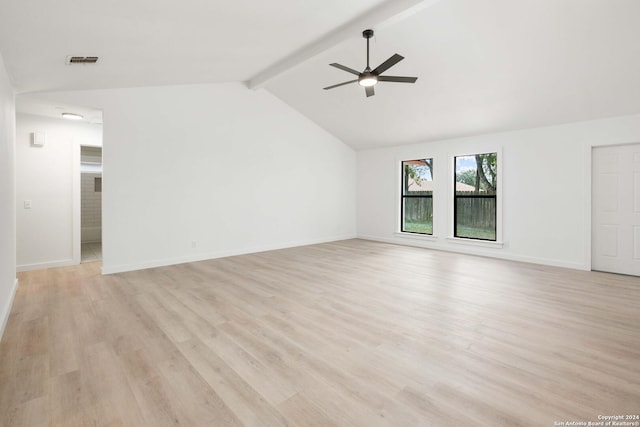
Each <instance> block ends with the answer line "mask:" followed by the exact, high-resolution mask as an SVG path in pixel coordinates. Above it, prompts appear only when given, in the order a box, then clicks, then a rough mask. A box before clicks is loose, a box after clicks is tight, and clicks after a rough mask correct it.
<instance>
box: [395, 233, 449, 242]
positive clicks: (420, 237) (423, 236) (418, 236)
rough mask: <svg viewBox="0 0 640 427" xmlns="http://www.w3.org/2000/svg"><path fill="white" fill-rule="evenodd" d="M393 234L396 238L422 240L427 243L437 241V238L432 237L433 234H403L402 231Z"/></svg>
mask: <svg viewBox="0 0 640 427" xmlns="http://www.w3.org/2000/svg"><path fill="white" fill-rule="evenodd" d="M393 234H394V235H395V236H396V237H402V238H403V239H414V240H423V241H428V242H435V241H436V240H438V236H434V235H433V234H417V233H405V232H402V231H396V232H395V233H393Z"/></svg>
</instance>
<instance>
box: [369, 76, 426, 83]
mask: <svg viewBox="0 0 640 427" xmlns="http://www.w3.org/2000/svg"><path fill="white" fill-rule="evenodd" d="M416 80H418V78H417V77H397V76H378V81H379V82H396V83H415V82H416Z"/></svg>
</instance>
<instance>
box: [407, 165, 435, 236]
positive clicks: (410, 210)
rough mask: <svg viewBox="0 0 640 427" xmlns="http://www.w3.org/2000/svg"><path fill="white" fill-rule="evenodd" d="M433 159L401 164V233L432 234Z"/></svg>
mask: <svg viewBox="0 0 640 427" xmlns="http://www.w3.org/2000/svg"><path fill="white" fill-rule="evenodd" d="M432 195H433V159H416V160H405V161H403V162H402V224H401V227H400V230H401V231H404V232H409V233H421V234H433V199H432Z"/></svg>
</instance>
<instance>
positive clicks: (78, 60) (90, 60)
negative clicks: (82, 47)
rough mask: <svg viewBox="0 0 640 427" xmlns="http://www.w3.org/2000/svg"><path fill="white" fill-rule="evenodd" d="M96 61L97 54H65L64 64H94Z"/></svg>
mask: <svg viewBox="0 0 640 427" xmlns="http://www.w3.org/2000/svg"><path fill="white" fill-rule="evenodd" d="M96 62H98V57H97V56H67V59H66V60H65V64H67V65H72V64H95V63H96Z"/></svg>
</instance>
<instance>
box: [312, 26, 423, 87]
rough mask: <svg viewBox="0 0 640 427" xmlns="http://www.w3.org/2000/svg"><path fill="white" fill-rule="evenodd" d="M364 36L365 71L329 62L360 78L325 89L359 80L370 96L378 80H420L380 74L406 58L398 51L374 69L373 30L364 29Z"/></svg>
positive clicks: (409, 81)
mask: <svg viewBox="0 0 640 427" xmlns="http://www.w3.org/2000/svg"><path fill="white" fill-rule="evenodd" d="M362 37H364V38H365V39H367V67H366V68H365V69H364V71H362V72H359V71H356V70H354V69H353V68H349V67H345V66H344V65H340V64H338V63H335V62H334V63H333V64H329V65H330V66H332V67H336V68H339V69H341V70H342V71H346V72H347V73H351V74H355V75H356V76H358V78H357V79H355V80H349V81H348V82H343V83H338V84H336V85H332V86H327V87H325V88H324V90H328V89H333V88H336V87H339V86H344V85H348V84H350V83H356V82H357V83H358V84H359V85H360V86H362V87H364V90H365V94H366V95H367V97H369V96H373V95H375V91H374V90H373V87H374V86H375V85H376V84H378V82H394V83H415V82H416V80H418V78H417V77H399V76H381V75H380V74H382V73H383V72H385V71H387V70H388V69H389V68H391V67H393V66H394V65H396V64H397V63H398V62H400V61H402V60H403V59H404V57H403V56H401V55H398V54H397V53H396V54H394V55H393V56H392V57H391V58H389V59H387V60H386V61H384V62H383V63H382V64H380V65H378V66H377V67H376V68H375V69H373V70H372V69H371V68H370V67H369V39H370V38H371V37H373V30H364V31H363V32H362Z"/></svg>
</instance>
